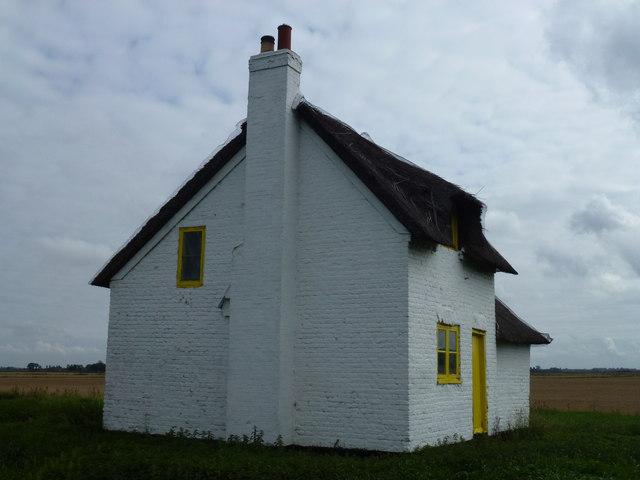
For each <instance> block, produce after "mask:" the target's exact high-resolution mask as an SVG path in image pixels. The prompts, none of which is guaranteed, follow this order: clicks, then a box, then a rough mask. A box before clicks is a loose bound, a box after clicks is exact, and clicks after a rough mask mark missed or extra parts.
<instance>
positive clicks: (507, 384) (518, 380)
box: [496, 343, 531, 430]
mask: <svg viewBox="0 0 640 480" xmlns="http://www.w3.org/2000/svg"><path fill="white" fill-rule="evenodd" d="M530 348H531V347H530V346H529V345H513V344H509V343H498V347H497V350H498V357H497V358H498V398H497V402H498V413H497V417H498V418H499V422H496V423H497V424H498V426H499V430H509V429H511V428H514V427H520V426H525V425H527V424H528V423H529V388H530V386H529V385H530V384H529V381H530V380H529V363H530Z"/></svg>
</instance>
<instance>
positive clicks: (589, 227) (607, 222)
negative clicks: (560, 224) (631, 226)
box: [569, 195, 626, 233]
mask: <svg viewBox="0 0 640 480" xmlns="http://www.w3.org/2000/svg"><path fill="white" fill-rule="evenodd" d="M625 225H626V221H625V212H624V211H623V210H621V209H620V208H618V207H616V206H614V205H613V204H612V203H611V202H610V201H609V199H608V198H607V197H606V196H605V195H600V196H598V197H596V198H594V199H593V200H591V201H590V202H589V203H588V204H587V205H585V207H584V208H583V209H581V210H579V211H577V212H575V213H574V214H573V215H572V216H571V218H570V219H569V226H570V227H571V229H572V230H573V231H575V232H578V233H590V232H591V233H602V232H606V231H612V230H618V229H620V228H623V227H625Z"/></svg>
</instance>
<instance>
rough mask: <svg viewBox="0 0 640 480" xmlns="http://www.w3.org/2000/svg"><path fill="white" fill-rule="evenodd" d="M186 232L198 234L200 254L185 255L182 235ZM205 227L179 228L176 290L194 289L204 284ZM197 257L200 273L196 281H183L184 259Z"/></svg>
mask: <svg viewBox="0 0 640 480" xmlns="http://www.w3.org/2000/svg"><path fill="white" fill-rule="evenodd" d="M188 232H200V233H201V239H200V252H197V253H191V254H187V253H186V252H185V243H184V235H185V233H188ZM205 233H206V229H205V227H183V228H180V234H179V239H178V272H177V274H176V285H177V287H178V288H196V287H201V286H202V285H203V283H204V246H205V238H206V235H205ZM194 257H199V262H200V272H199V275H198V279H196V280H192V279H191V280H183V266H184V263H185V259H188V258H194Z"/></svg>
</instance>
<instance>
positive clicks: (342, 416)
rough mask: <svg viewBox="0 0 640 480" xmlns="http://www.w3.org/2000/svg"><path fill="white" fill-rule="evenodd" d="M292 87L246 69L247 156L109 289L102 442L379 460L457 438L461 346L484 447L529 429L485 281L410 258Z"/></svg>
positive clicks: (405, 242) (281, 72) (433, 253)
mask: <svg viewBox="0 0 640 480" xmlns="http://www.w3.org/2000/svg"><path fill="white" fill-rule="evenodd" d="M300 70H301V62H300V58H299V57H298V56H297V55H296V54H295V53H293V52H291V51H289V50H280V51H277V52H270V53H264V54H260V55H256V56H254V57H252V58H251V60H250V81H249V108H248V117H247V145H246V148H244V149H242V150H241V151H240V152H239V153H238V154H236V156H235V157H234V158H233V159H232V160H231V161H230V162H229V163H228V164H227V165H226V166H225V167H224V168H223V169H222V170H221V171H220V172H218V173H217V174H216V175H215V177H214V178H213V179H212V180H211V181H210V182H209V183H208V184H207V185H206V186H205V187H204V188H203V189H202V190H201V191H200V192H199V193H198V194H197V195H196V196H194V198H193V199H192V200H191V201H190V202H189V203H188V204H187V205H185V207H183V208H182V210H181V211H180V212H178V213H177V214H176V215H175V216H174V218H173V219H172V220H171V221H170V222H169V223H168V224H167V225H165V226H164V228H163V229H162V230H161V231H160V232H158V234H156V236H155V237H154V238H153V239H152V240H151V241H150V242H148V244H147V245H146V246H145V247H144V248H143V249H142V250H141V251H140V252H138V254H136V255H135V256H134V257H133V258H132V259H131V260H130V261H129V262H128V264H127V265H126V266H125V267H123V268H122V269H121V270H120V271H119V272H118V274H117V275H115V276H114V277H113V278H112V280H111V283H110V288H111V310H110V318H109V340H108V349H107V379H106V392H105V407H104V425H105V428H108V429H113V430H129V431H131V430H137V431H147V432H152V433H166V432H168V431H169V430H171V429H181V428H182V429H187V430H190V431H195V430H198V431H200V432H210V433H211V434H212V435H215V436H218V437H223V438H227V437H228V436H229V435H248V434H250V433H251V432H252V430H253V429H254V428H257V429H258V430H263V431H264V439H265V441H267V442H274V441H276V440H277V439H281V440H282V441H283V442H284V443H287V444H289V443H293V444H299V445H317V446H333V445H335V444H336V443H337V444H338V445H340V446H342V447H347V448H364V449H376V450H387V451H409V450H412V449H415V448H418V447H421V446H424V445H434V444H437V443H439V442H443V441H446V440H449V441H451V440H454V439H458V440H462V439H470V438H471V437H472V436H473V422H472V378H471V335H472V329H479V330H482V331H484V332H485V333H486V337H485V341H486V346H485V348H486V369H487V373H486V376H487V400H488V418H489V423H490V424H489V427H490V431H491V429H492V428H493V427H494V426H495V428H497V429H504V428H507V425H511V426H513V425H515V421H516V420H517V419H523V418H525V417H524V416H523V415H524V414H526V416H527V417H528V401H529V398H528V394H529V391H528V378H529V377H528V368H529V365H528V361H529V358H528V353H529V347H528V346H524V347H518V346H510V345H506V346H503V345H500V346H499V347H498V348H496V340H495V309H494V301H495V294H494V283H493V274H492V273H486V272H482V271H479V270H477V269H475V268H474V267H472V266H470V265H469V264H468V263H467V262H466V261H465V260H463V258H462V255H461V253H460V252H456V251H453V250H451V249H448V248H445V247H442V246H426V245H416V244H414V242H412V240H411V235H410V234H409V232H408V231H407V230H406V228H405V227H404V226H403V225H402V224H401V223H400V222H398V220H396V218H395V217H394V216H393V215H392V214H391V213H390V212H389V211H388V210H387V209H386V207H385V206H384V205H383V204H382V203H381V202H380V201H379V200H378V198H377V197H375V195H373V194H372V193H371V192H370V191H369V190H368V188H367V187H366V186H365V185H364V184H363V183H362V182H361V181H360V180H359V179H358V177H357V176H356V175H355V174H354V173H353V172H352V171H351V170H350V169H349V168H348V167H347V166H346V165H345V164H344V163H343V162H342V160H341V159H340V158H338V157H337V155H336V154H335V153H334V152H333V150H332V149H331V148H330V147H328V146H327V145H326V144H325V143H324V142H323V140H322V139H320V137H319V136H318V135H317V134H316V133H315V132H314V130H313V129H312V128H310V127H309V126H308V125H306V124H305V123H304V122H301V121H300V120H299V118H298V117H297V116H296V115H295V112H294V111H293V110H292V106H293V105H294V104H295V102H296V101H297V98H296V97H297V96H298V95H299V91H298V90H299V89H298V85H299V76H300ZM191 226H206V247H205V265H204V285H203V286H202V287H200V288H177V287H176V264H177V254H178V231H179V228H180V227H191ZM438 322H443V323H447V324H454V325H459V326H460V359H461V375H462V376H461V380H462V383H460V384H452V385H439V384H438V383H437V378H436V363H437V362H436V325H437V323H438ZM503 347H504V348H503ZM525 350H526V355H525ZM525 357H526V358H525ZM525 363H526V372H525V370H524V368H525ZM499 377H500V379H499ZM525 380H526V382H525ZM524 383H526V390H525V389H524Z"/></svg>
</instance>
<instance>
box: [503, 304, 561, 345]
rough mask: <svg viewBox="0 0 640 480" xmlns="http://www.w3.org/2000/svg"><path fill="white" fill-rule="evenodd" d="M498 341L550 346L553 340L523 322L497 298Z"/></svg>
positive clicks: (546, 334)
mask: <svg viewBox="0 0 640 480" xmlns="http://www.w3.org/2000/svg"><path fill="white" fill-rule="evenodd" d="M495 309H496V340H497V341H498V342H506V343H514V344H520V345H548V344H549V343H551V342H552V341H553V338H551V336H549V334H548V333H542V332H539V331H538V330H536V329H535V328H533V327H532V326H531V325H529V324H528V323H527V322H525V321H524V320H522V319H521V318H520V317H518V315H516V314H515V313H514V312H513V310H511V309H510V308H509V307H507V305H506V304H505V303H504V302H503V301H502V300H500V299H499V298H498V297H496V300H495Z"/></svg>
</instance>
